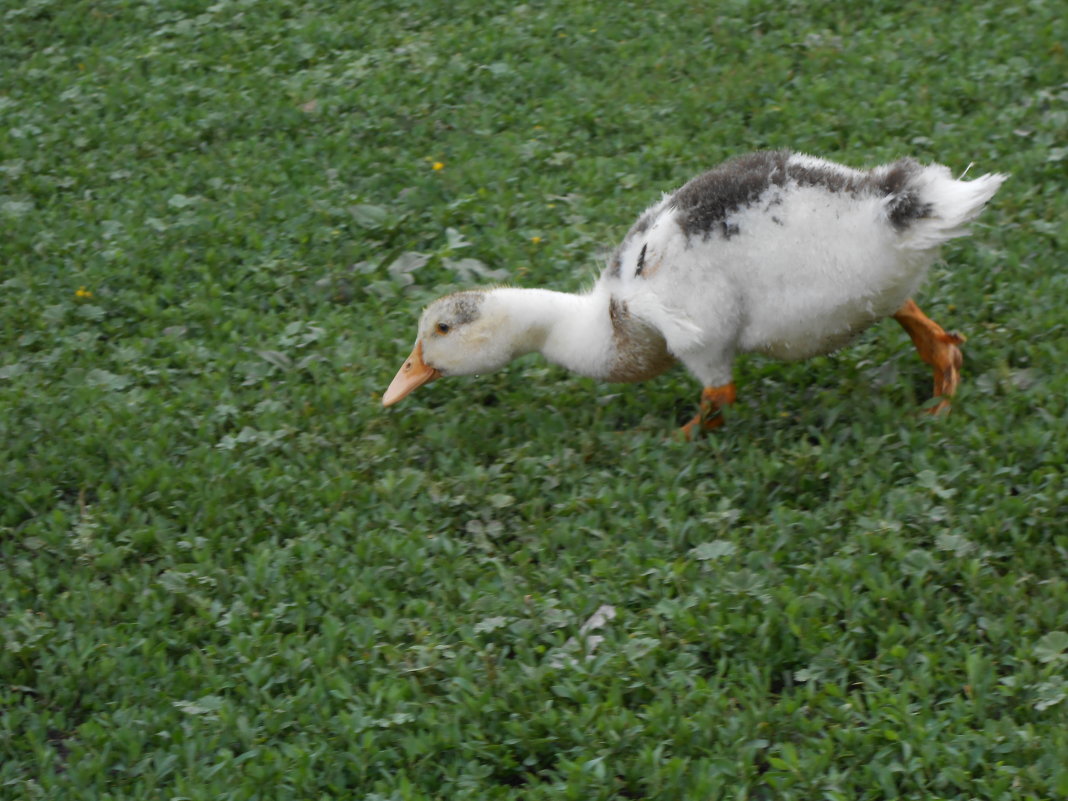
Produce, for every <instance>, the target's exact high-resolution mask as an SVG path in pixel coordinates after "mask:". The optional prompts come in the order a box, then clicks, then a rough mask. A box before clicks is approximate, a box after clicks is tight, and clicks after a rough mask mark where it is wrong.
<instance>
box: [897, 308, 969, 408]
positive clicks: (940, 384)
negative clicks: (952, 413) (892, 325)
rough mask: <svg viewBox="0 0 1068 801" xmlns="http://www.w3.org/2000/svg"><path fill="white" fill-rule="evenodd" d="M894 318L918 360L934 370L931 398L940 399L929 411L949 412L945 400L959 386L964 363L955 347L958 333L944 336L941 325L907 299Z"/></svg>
mask: <svg viewBox="0 0 1068 801" xmlns="http://www.w3.org/2000/svg"><path fill="white" fill-rule="evenodd" d="M894 319H895V320H897V321H898V322H899V323H901V327H902V328H904V329H905V331H907V332H908V335H909V336H910V337H912V343H913V344H914V345H915V346H916V350H917V352H919V354H920V358H921V359H923V360H924V361H925V362H927V363H928V364H929V365H931V368H932V370H933V371H934V395H935V397H940V398H941V400H940V401H939V402H938V404H937V405H935V406H934V407H932V408H931V409H929V410H928V411H929V412H930V413H931V414H938V413H939V412H943V411H946V410H947V409H949V399H950V398H951V397H952V396H953V393H955V392H956V391H957V385H958V384H960V367H961V364H962V363H963V361H964V357H963V356H962V355H961V352H960V348H959V347H958V345H963V344H964V337H963V336H961V335H960V334H957V333H953V332H949V333H947V332H946V331H945V330H944V329H943V328H942V326H940V325H939V324H938V323H936V322H935V321H934V320H932V319H931V318H930V317H928V316H927V315H926V314H924V313H923V312H922V311H920V307H919V306H917V305H916V303H915V301H913V300H907V301H905V305H904V306H902V307H901V308H900V309H898V310H897V312H896V313H895V314H894Z"/></svg>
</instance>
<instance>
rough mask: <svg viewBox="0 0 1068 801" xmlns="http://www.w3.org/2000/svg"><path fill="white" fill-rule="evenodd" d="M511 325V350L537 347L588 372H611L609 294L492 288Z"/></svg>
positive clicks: (602, 375) (612, 350) (606, 375)
mask: <svg viewBox="0 0 1068 801" xmlns="http://www.w3.org/2000/svg"><path fill="white" fill-rule="evenodd" d="M493 294H494V295H495V296H496V297H497V299H499V300H500V302H501V304H502V306H503V307H504V309H505V311H506V315H507V318H508V320H509V325H510V327H511V328H512V329H513V330H512V335H513V341H514V342H515V346H516V350H515V353H514V356H521V355H523V354H525V353H533V352H537V353H540V354H542V355H543V356H544V357H545V358H546V359H548V360H549V361H550V362H552V363H553V364H558V365H560V366H561V367H564V368H566V369H568V370H571V371H572V372H574V373H578V374H579V375H584V376H588V377H590V378H600V379H606V378H609V374H610V372H611V368H610V366H611V365H612V364H614V363H615V361H616V353H615V350H616V347H615V339H614V337H613V328H612V321H611V318H610V315H609V313H608V304H609V296H608V295H607V293H601V292H598V291H597V290H594V291H593V292H590V293H587V294H583V295H573V294H570V293H567V292H553V291H552V290H548V289H512V288H504V289H497V290H494V293H493Z"/></svg>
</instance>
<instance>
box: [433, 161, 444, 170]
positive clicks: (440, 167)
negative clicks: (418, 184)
mask: <svg viewBox="0 0 1068 801" xmlns="http://www.w3.org/2000/svg"><path fill="white" fill-rule="evenodd" d="M444 169H445V165H444V164H443V163H442V162H440V161H435V162H434V172H437V171H438V170H444Z"/></svg>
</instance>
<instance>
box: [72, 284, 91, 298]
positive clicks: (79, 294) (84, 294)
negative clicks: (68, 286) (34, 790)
mask: <svg viewBox="0 0 1068 801" xmlns="http://www.w3.org/2000/svg"><path fill="white" fill-rule="evenodd" d="M92 296H93V293H92V292H90V291H89V290H88V289H86V288H85V287H84V286H80V287H78V290H77V291H76V292H75V293H74V297H76V298H91V297H92Z"/></svg>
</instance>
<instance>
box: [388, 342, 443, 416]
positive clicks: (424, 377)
mask: <svg viewBox="0 0 1068 801" xmlns="http://www.w3.org/2000/svg"><path fill="white" fill-rule="evenodd" d="M435 378H441V373H440V372H439V371H437V370H435V369H434V368H433V367H430V366H429V365H427V363H426V362H424V361H423V343H422V341H421V340H420V341H417V342H416V343H415V348H414V349H413V350H412V355H411V356H409V357H408V359H407V360H406V361H405V362H404V366H403V367H401V369H400V370H398V371H397V375H396V376H394V378H393V381H392V382H390V385H389V388H388V389H387V390H386V394H385V395H383V396H382V405H383V406H392V405H393V404H394V403H396V402H397V401H399V400H401V399H402V398H404V397H405V396H406V395H407V394H408V393H409V392H411V391H412V390H415V389H418V388H419V387H421V386H423V384H429V383H430V382H431V381H433V380H434V379H435Z"/></svg>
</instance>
